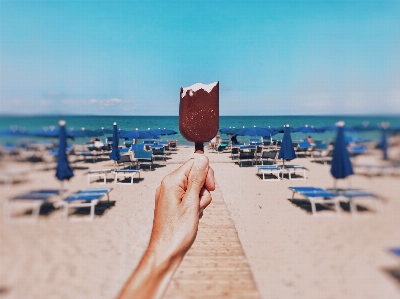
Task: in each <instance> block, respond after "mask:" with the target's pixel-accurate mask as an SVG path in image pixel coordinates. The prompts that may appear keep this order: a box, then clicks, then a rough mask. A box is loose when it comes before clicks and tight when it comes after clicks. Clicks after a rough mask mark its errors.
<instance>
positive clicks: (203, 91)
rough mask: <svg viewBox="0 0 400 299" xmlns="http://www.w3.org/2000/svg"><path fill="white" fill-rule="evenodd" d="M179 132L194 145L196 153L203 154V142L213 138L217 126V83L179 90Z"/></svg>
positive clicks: (196, 85) (195, 85)
mask: <svg viewBox="0 0 400 299" xmlns="http://www.w3.org/2000/svg"><path fill="white" fill-rule="evenodd" d="M180 99H181V100H180V104H179V130H180V132H181V134H182V136H183V137H184V138H185V139H186V140H187V141H190V142H194V143H195V151H196V152H199V151H201V152H204V145H203V143H204V142H207V141H209V140H211V139H212V138H214V136H215V135H216V134H217V132H218V125H219V82H214V83H210V84H208V85H207V84H202V83H196V84H193V85H192V86H189V87H185V88H181V96H180Z"/></svg>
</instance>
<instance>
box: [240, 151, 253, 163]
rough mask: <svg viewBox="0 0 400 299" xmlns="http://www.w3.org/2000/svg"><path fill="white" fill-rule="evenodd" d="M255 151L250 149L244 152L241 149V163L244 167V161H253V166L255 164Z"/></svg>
mask: <svg viewBox="0 0 400 299" xmlns="http://www.w3.org/2000/svg"><path fill="white" fill-rule="evenodd" d="M254 154H255V152H253V151H249V152H244V151H240V153H239V162H238V163H239V165H240V167H242V164H243V162H244V161H247V162H251V166H253V165H254V157H255V155H254Z"/></svg>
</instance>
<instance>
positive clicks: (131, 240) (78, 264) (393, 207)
mask: <svg viewBox="0 0 400 299" xmlns="http://www.w3.org/2000/svg"><path fill="white" fill-rule="evenodd" d="M192 151H193V148H188V147H180V148H179V150H178V151H175V152H173V153H172V154H171V155H170V156H169V159H168V160H167V161H166V162H164V161H161V160H157V161H156V162H155V164H156V165H155V166H156V167H155V169H154V170H149V169H148V168H145V169H143V170H142V171H141V178H140V180H138V179H135V181H134V183H133V184H132V185H130V184H126V185H122V184H114V182H113V180H112V179H113V176H112V175H109V176H108V181H107V184H106V185H103V184H100V183H99V182H93V183H91V184H90V185H89V184H88V183H87V177H86V173H87V172H88V170H91V169H103V168H112V167H113V163H112V162H111V161H110V160H108V161H106V160H105V161H99V162H96V163H84V162H78V163H76V164H74V168H75V169H74V174H75V176H74V177H73V178H72V179H71V180H70V181H69V182H65V184H64V188H65V189H66V192H65V194H64V195H62V196H61V197H60V198H59V199H57V198H56V199H55V201H57V200H60V199H62V198H63V197H65V196H66V195H69V194H71V193H73V192H76V191H78V190H81V189H85V188H103V187H110V188H113V190H112V191H111V193H110V202H107V201H106V200H103V201H102V202H100V203H99V205H98V206H97V208H96V214H95V218H94V221H79V220H81V218H82V217H87V216H88V213H89V212H88V209H84V210H79V211H78V213H74V214H73V215H70V217H69V219H68V220H67V221H66V220H65V219H63V217H62V211H61V210H57V209H54V208H53V207H52V206H51V205H46V206H44V207H43V208H42V210H41V214H40V216H39V219H38V221H37V222H36V223H32V222H30V221H29V220H30V216H29V215H24V214H23V213H21V214H18V215H15V217H13V219H12V220H11V221H8V222H6V221H5V219H4V216H3V217H2V221H1V226H0V265H1V266H0V298H115V297H116V296H117V295H118V293H119V291H120V289H121V287H122V286H123V284H124V282H125V281H126V280H127V278H128V277H129V275H130V274H131V273H132V271H133V270H134V269H135V267H136V265H137V263H138V262H139V260H140V258H141V256H142V254H143V252H144V250H145V248H146V245H147V242H148V239H149V236H150V230H151V226H152V219H153V205H154V194H155V189H156V188H157V187H158V185H159V184H160V181H161V180H162V178H163V177H164V176H165V175H167V174H168V173H170V172H171V171H172V170H174V169H176V168H177V167H179V165H181V164H182V163H183V162H184V161H186V160H187V159H189V158H190V156H191V155H192ZM206 155H207V156H208V157H209V159H210V161H211V166H212V167H213V169H214V170H215V177H216V181H217V190H216V191H215V192H214V198H215V202H213V203H211V206H210V207H209V208H208V209H207V210H205V212H204V216H203V218H202V219H201V224H200V227H199V233H198V239H197V240H196V242H195V244H194V245H193V248H192V249H191V250H190V251H189V252H188V255H187V257H186V258H185V260H184V262H183V263H182V265H181V268H180V269H179V270H178V272H177V275H176V277H175V278H174V280H173V282H172V283H171V285H170V288H169V289H168V291H167V294H166V298H221V297H225V298H399V297H400V281H399V280H398V279H396V278H395V277H394V275H392V274H391V273H394V272H395V271H397V273H398V272H399V271H400V259H399V258H398V257H396V256H394V255H393V254H391V253H390V252H389V251H388V249H389V248H392V247H399V246H400V234H399V227H400V217H399V214H400V200H399V199H398V196H399V192H400V187H399V178H400V176H399V174H397V175H388V176H375V177H368V176H366V175H363V174H355V175H353V176H352V177H350V178H349V179H347V180H344V181H340V182H339V186H341V187H348V186H351V187H352V188H362V189H366V190H368V191H371V192H373V193H375V194H377V195H379V197H381V198H382V212H381V213H375V206H374V204H373V202H372V201H370V200H359V201H358V204H359V212H358V214H357V216H353V215H352V213H351V212H350V209H349V207H348V205H342V212H341V215H339V216H338V215H335V213H334V211H333V210H326V211H325V210H323V211H319V212H318V213H319V215H321V216H319V217H314V216H313V215H312V213H311V210H310V205H309V204H307V202H306V201H301V199H302V197H301V196H299V195H295V199H296V200H295V201H293V202H292V201H291V200H290V199H291V197H292V193H291V191H290V190H289V189H288V187H289V186H315V187H324V188H331V187H333V178H332V176H331V175H330V173H329V167H330V166H329V165H323V164H319V163H315V162H312V158H309V157H307V158H297V159H295V160H293V161H292V162H291V164H299V165H303V166H305V167H306V168H307V169H308V171H307V177H308V179H307V180H289V179H288V178H287V177H286V176H285V177H284V179H283V180H281V181H274V182H272V181H271V182H270V181H263V180H262V179H261V178H260V177H259V176H257V169H256V167H239V166H238V165H237V164H235V163H234V162H233V161H232V160H231V158H230V154H229V153H222V154H217V153H208V152H206ZM379 158H380V156H379V153H376V152H374V153H373V154H372V155H370V156H367V157H357V158H356V160H353V162H354V163H364V161H367V162H368V163H375V162H376V163H377V162H378V160H379ZM278 163H279V164H280V163H281V162H278ZM1 169H2V170H3V171H6V170H13V171H15V170H24V171H26V172H27V173H26V175H25V176H24V177H23V179H22V180H21V181H17V182H14V183H12V184H10V185H5V184H1V185H0V188H1V192H0V193H1V200H2V201H3V202H4V201H5V200H6V199H7V198H10V197H13V196H16V195H18V194H21V193H23V192H26V191H30V190H33V189H41V188H60V182H59V181H57V179H56V178H55V171H54V169H53V168H51V167H50V169H48V170H45V169H42V168H41V167H39V166H38V164H37V163H36V164H33V163H28V162H16V161H12V160H5V159H3V160H2V162H1ZM356 171H357V169H356ZM0 209H1V211H0V212H1V215H3V214H4V205H1V206H0ZM218 234H219V235H218ZM221 240H223V241H221ZM193 256H197V258H193ZM216 257H217V258H216ZM192 261H194V263H200V264H203V265H204V268H201V269H200V268H199V267H197V266H196V267H190V263H191V262H192ZM185 263H186V264H185ZM188 263H189V264H188ZM185 288H186V289H185Z"/></svg>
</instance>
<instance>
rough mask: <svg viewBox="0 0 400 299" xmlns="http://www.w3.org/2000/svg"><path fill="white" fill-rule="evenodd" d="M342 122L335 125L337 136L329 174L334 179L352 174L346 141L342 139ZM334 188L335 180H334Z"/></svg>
mask: <svg viewBox="0 0 400 299" xmlns="http://www.w3.org/2000/svg"><path fill="white" fill-rule="evenodd" d="M344 131H345V128H344V122H343V121H340V122H338V123H337V135H336V140H335V145H334V149H333V157H332V166H331V174H332V176H333V177H334V178H335V179H344V178H346V177H348V176H349V175H352V174H354V172H353V167H352V165H351V161H350V155H349V152H348V151H347V147H346V140H345V137H344ZM335 188H336V180H335Z"/></svg>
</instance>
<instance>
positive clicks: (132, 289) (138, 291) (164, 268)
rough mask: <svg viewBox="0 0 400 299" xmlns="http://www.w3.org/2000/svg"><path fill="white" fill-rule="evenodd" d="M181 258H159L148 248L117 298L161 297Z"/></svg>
mask: <svg viewBox="0 0 400 299" xmlns="http://www.w3.org/2000/svg"><path fill="white" fill-rule="evenodd" d="M182 259H183V256H182V257H180V256H173V257H168V259H166V260H165V259H160V258H159V256H158V255H157V253H156V252H155V251H152V250H149V249H148V250H147V251H146V253H145V255H144V256H143V259H142V261H141V262H140V264H139V266H138V267H137V269H136V270H135V272H134V273H133V274H132V276H131V277H130V278H129V280H128V282H127V283H126V284H125V286H124V288H123V289H122V291H121V294H120V295H119V297H118V298H119V299H127V298H138V299H141V298H145V299H147V298H162V296H163V294H164V293H165V291H166V289H167V287H168V284H169V282H170V281H171V279H172V277H173V276H174V273H175V271H176V269H178V267H179V265H180V263H181V261H182Z"/></svg>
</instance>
